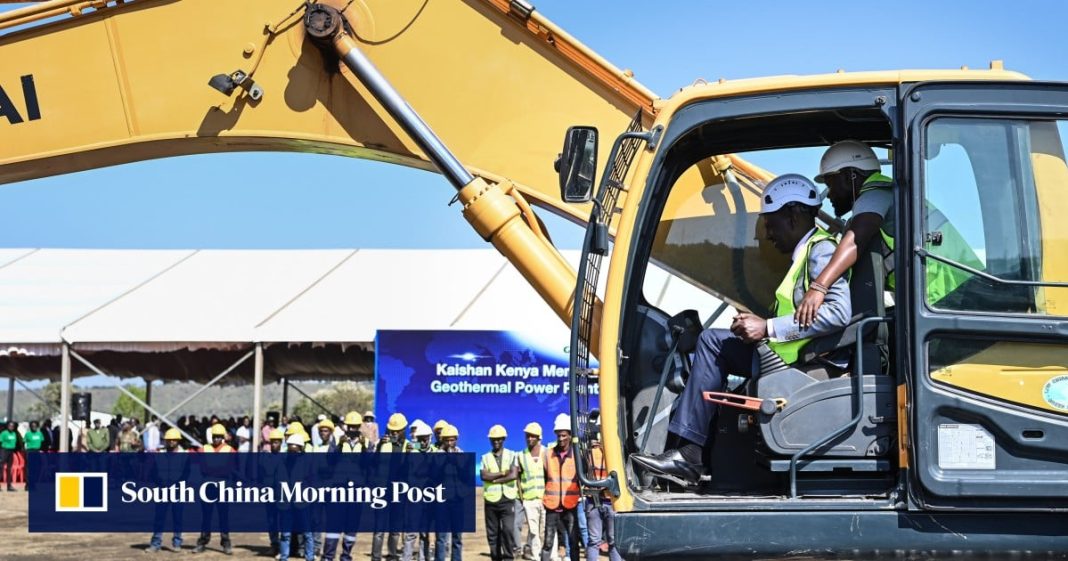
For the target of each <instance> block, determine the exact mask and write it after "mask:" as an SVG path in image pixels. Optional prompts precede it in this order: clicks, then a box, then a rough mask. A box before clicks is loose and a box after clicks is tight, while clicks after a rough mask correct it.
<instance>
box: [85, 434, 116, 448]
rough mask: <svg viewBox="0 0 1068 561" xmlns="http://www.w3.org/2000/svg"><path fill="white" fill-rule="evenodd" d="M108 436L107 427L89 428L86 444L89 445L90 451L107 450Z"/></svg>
mask: <svg viewBox="0 0 1068 561" xmlns="http://www.w3.org/2000/svg"><path fill="white" fill-rule="evenodd" d="M110 438H111V437H110V436H109V435H108V429H105V428H99V429H89V433H88V435H87V438H86V440H87V442H86V444H87V445H88V446H89V451H90V452H107V451H108V442H109V440H110Z"/></svg>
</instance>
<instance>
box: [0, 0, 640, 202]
mask: <svg viewBox="0 0 1068 561" xmlns="http://www.w3.org/2000/svg"><path fill="white" fill-rule="evenodd" d="M321 4H324V5H329V6H333V7H335V8H338V9H344V12H343V15H344V18H345V20H346V22H347V25H348V27H349V29H348V30H347V32H346V33H345V35H346V36H347V37H349V38H350V39H351V40H352V42H353V44H354V45H355V46H357V47H358V49H359V51H360V52H361V53H363V54H364V55H365V56H366V57H367V58H368V59H369V60H370V61H372V62H373V64H374V65H376V66H377V67H378V68H379V69H380V70H381V73H382V74H383V75H384V76H385V77H387V78H388V80H389V81H390V82H391V83H392V85H393V86H394V87H395V88H396V90H397V92H398V93H399V95H400V96H401V97H402V98H403V99H404V100H405V101H406V102H407V103H408V104H409V105H410V106H411V107H413V108H415V109H416V110H417V111H418V113H419V114H420V115H421V116H422V117H423V118H424V119H425V120H426V122H427V123H428V124H429V125H430V127H431V128H432V129H433V130H434V131H435V132H436V133H437V135H438V136H439V137H440V138H442V139H445V140H446V141H447V143H448V147H449V149H450V150H451V151H452V153H453V154H454V155H455V156H456V158H457V159H458V160H459V161H461V162H463V164H464V166H466V167H467V168H468V169H469V170H470V171H471V172H473V173H474V174H475V175H479V176H482V177H486V178H488V179H490V180H493V181H494V182H496V181H497V180H500V179H501V178H502V177H507V178H508V179H510V180H511V181H513V182H514V183H515V184H516V185H517V189H518V191H519V192H521V193H522V194H523V195H524V196H525V197H526V198H528V199H529V200H531V201H532V202H534V203H536V204H538V205H540V206H542V207H546V208H550V209H552V210H553V211H554V212H557V213H560V214H563V215H565V216H567V217H570V218H572V219H574V220H576V221H582V220H584V219H585V217H586V215H588V209H587V208H584V207H582V206H575V205H567V204H564V203H563V202H561V201H560V200H559V196H558V195H557V194H556V189H557V188H556V178H555V172H554V171H553V167H552V163H553V159H554V158H555V156H556V153H557V151H558V150H559V146H560V142H561V140H562V138H563V133H564V131H565V130H566V129H567V127H568V126H570V125H573V124H576V122H575V120H576V119H578V120H579V121H580V122H581V123H582V124H592V125H594V126H597V127H598V128H599V129H600V130H601V131H602V132H604V133H606V134H615V133H616V132H620V131H622V130H623V129H624V128H625V127H626V125H627V123H628V122H629V120H630V119H631V118H632V117H633V116H634V114H635V112H636V111H639V110H641V111H642V112H643V114H644V115H645V116H646V119H647V120H651V116H652V111H653V99H654V95H653V94H652V93H651V92H649V91H648V90H646V89H645V88H644V87H642V86H641V85H640V84H638V83H637V82H636V81H635V80H634V79H633V78H631V77H630V76H629V75H628V73H626V72H624V71H621V70H619V69H617V68H615V67H612V66H611V65H610V64H608V63H607V62H605V61H604V60H603V59H601V58H600V57H598V56H597V55H596V54H594V53H593V52H592V51H590V50H589V49H587V48H586V47H584V46H583V45H581V44H580V43H578V42H577V41H575V40H574V39H572V38H571V37H570V36H568V35H567V34H566V33H565V32H564V31H562V30H560V29H558V28H557V27H556V26H555V25H553V24H552V23H551V22H549V21H548V20H546V19H545V18H543V17H541V16H540V15H539V14H538V13H537V12H536V11H532V10H526V9H524V8H523V6H524V3H522V2H511V3H509V2H507V1H504V0H448V1H436V2H431V1H429V0H353V1H351V2H350V1H349V0H333V1H324V2H321ZM309 5H314V4H309ZM94 8H95V9H94ZM305 13H306V4H305V2H302V1H300V0H257V1H255V2H252V1H247V0H132V1H127V2H125V3H123V4H118V5H114V4H109V3H108V2H103V1H99V0H92V1H86V0H55V1H52V2H45V3H40V4H37V5H33V6H30V7H28V8H24V9H21V10H14V11H10V12H7V13H3V14H0V30H5V29H6V30H8V32H7V34H6V35H5V36H3V37H0V57H2V59H3V60H4V61H5V64H4V68H3V70H2V71H0V87H2V88H3V89H4V92H5V95H6V97H0V183H9V182H12V181H22V180H26V179H32V178H36V177H42V176H47V175H54V174H60V173H68V172H73V171H80V170H85V169H91V168H97V167H102V166H108V165H114V164H121V163H126V162H131V161H137V160H144V159H150V158H158V157H166V156H176V155H184V154H195V153H210V152H226V151H239V150H278V151H299V152H319V153H327V154H338V155H345V156H354V157H361V158H368V159H373V160H382V161H387V162H392V163H399V164H403V165H408V166H414V167H419V168H424V169H433V168H432V165H431V162H429V161H428V159H427V157H426V156H425V154H424V153H423V151H422V150H421V149H420V147H419V146H418V145H417V144H416V143H415V142H414V141H413V139H412V138H411V137H410V136H409V135H408V134H406V133H405V132H404V131H403V130H402V128H401V127H400V126H399V125H398V123H397V121H396V120H395V119H394V118H393V117H392V116H391V115H389V113H388V111H386V110H385V109H384V108H383V107H382V105H381V104H380V103H379V102H378V101H377V100H376V99H375V98H374V97H373V96H372V95H370V93H369V92H368V90H367V87H366V86H365V85H364V84H363V83H361V82H360V81H359V80H358V79H357V78H356V77H355V76H354V75H353V74H352V72H351V71H350V70H348V69H347V68H345V67H344V66H339V65H338V60H337V56H332V55H331V54H329V52H328V53H327V54H326V55H325V56H324V51H323V50H321V49H320V48H318V47H317V46H316V45H315V44H314V43H313V42H312V41H310V40H308V38H307V33H306V30H305V25H304V22H303V16H304V15H305ZM63 15H66V16H67V17H62V18H61V19H60V20H58V21H51V22H49V21H46V20H44V19H43V18H49V17H52V18H54V17H56V16H63ZM18 26H28V27H27V28H25V29H18ZM12 29H15V30H14V31H11V30H12ZM220 75H221V76H222V78H225V79H226V80H230V81H233V78H234V77H235V76H236V77H242V79H241V80H240V81H241V82H242V83H241V84H240V85H235V86H236V87H235V89H234V91H233V93H231V94H230V95H229V96H226V95H222V94H220V92H219V91H216V90H215V89H213V88H211V87H208V83H209V81H213V83H215V84H218V83H220V82H225V81H224V80H222V79H217V80H213V77H217V76H220Z"/></svg>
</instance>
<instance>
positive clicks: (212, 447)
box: [203, 423, 235, 452]
mask: <svg viewBox="0 0 1068 561" xmlns="http://www.w3.org/2000/svg"><path fill="white" fill-rule="evenodd" d="M208 434H210V435H211V444H208V445H206V446H204V450H203V451H204V452H235V450H234V447H233V446H230V445H229V444H227V443H226V427H224V426H222V423H215V424H214V425H212V426H211V430H209V431H208Z"/></svg>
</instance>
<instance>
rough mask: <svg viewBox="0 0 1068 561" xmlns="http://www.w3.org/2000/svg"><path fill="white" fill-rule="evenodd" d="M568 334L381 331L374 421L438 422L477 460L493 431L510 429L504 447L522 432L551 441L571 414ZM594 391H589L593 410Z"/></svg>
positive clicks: (517, 444)
mask: <svg viewBox="0 0 1068 561" xmlns="http://www.w3.org/2000/svg"><path fill="white" fill-rule="evenodd" d="M567 343H568V341H567V340H566V336H565V337H563V338H560V339H556V338H554V337H553V336H546V335H539V334H533V333H531V334H526V333H514V332H508V331H379V332H378V336H377V338H376V345H375V347H376V348H375V361H376V368H375V415H376V416H377V418H378V420H379V424H380V425H381V426H382V427H383V429H384V427H385V424H386V420H387V419H388V418H389V416H390V415H391V414H393V413H397V412H400V413H403V414H404V415H405V416H406V417H407V419H408V421H409V422H412V421H414V420H415V419H421V420H422V421H424V422H425V423H427V424H429V425H433V424H434V423H435V422H437V421H438V420H439V419H444V420H445V421H446V422H448V423H449V424H451V425H453V426H455V427H456V428H457V429H458V431H459V433H460V436H459V441H458V443H459V446H460V448H461V449H463V450H464V451H466V452H476V453H478V454H479V455H481V454H482V453H484V452H487V451H488V450H489V440H488V439H487V434H488V431H489V428H490V427H491V426H493V425H496V424H499V425H503V426H504V428H505V429H506V430H507V431H508V439H507V440H506V441H505V446H506V447H507V448H510V449H512V450H520V449H522V448H523V447H524V446H525V444H526V443H525V441H524V436H523V428H524V427H525V426H526V425H527V423H530V422H537V423H538V424H540V425H541V427H542V442H543V443H546V444H550V443H552V442H554V441H555V440H556V437H555V435H554V434H553V421H554V420H555V418H556V416H557V415H559V414H560V413H569V412H570V410H569V403H568V390H569V388H568V359H569V357H568V348H567ZM597 391H598V388H597V386H596V385H594V386H593V387H592V388H591V392H592V394H593V395H592V396H591V398H590V400H591V406H593V407H596V406H597V397H596V396H597Z"/></svg>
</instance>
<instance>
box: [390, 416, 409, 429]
mask: <svg viewBox="0 0 1068 561" xmlns="http://www.w3.org/2000/svg"><path fill="white" fill-rule="evenodd" d="M406 426H408V418H407V417H405V416H404V413H394V414H392V415H390V416H389V422H388V423H386V428H387V429H389V430H404V427H406Z"/></svg>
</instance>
